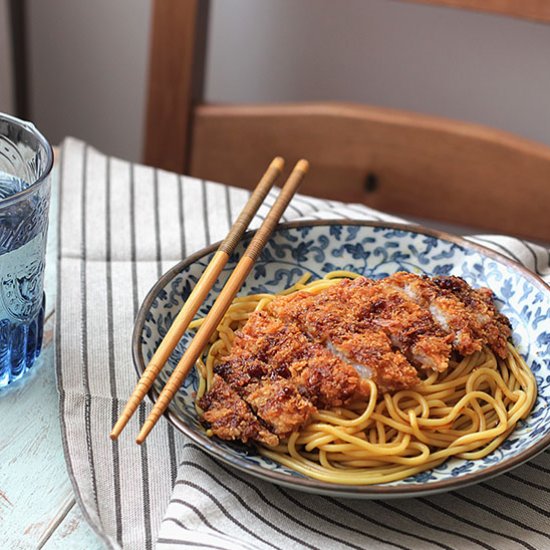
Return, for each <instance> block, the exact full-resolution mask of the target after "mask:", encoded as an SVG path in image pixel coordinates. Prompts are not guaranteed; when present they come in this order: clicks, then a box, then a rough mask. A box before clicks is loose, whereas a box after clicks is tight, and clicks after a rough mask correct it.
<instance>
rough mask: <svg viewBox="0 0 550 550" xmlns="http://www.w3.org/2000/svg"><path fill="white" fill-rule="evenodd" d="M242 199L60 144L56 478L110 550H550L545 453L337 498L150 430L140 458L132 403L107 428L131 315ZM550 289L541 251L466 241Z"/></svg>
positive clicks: (130, 379) (218, 231)
mask: <svg viewBox="0 0 550 550" xmlns="http://www.w3.org/2000/svg"><path fill="white" fill-rule="evenodd" d="M247 197H248V192H247V191H243V190H240V189H234V188H230V187H227V186H223V185H219V184H215V183H210V182H207V183H206V182H204V181H199V180H194V179H192V178H187V177H181V176H177V175H175V174H171V173H167V172H163V171H157V170H153V169H151V168H147V167H144V166H139V165H133V164H130V163H127V162H124V161H121V160H117V159H114V158H109V157H107V156H104V155H102V154H100V153H99V152H97V151H96V150H94V149H92V148H91V147H88V146H87V145H86V144H84V143H82V142H80V141H77V140H75V139H67V140H66V141H65V143H64V145H63V147H62V155H61V160H60V172H59V185H58V198H59V232H58V236H57V237H58V242H59V266H58V267H59V269H58V296H57V307H56V315H57V336H56V339H57V340H56V342H57V375H58V386H59V392H60V417H61V422H62V431H63V440H64V448H65V455H66V459H67V465H68V469H69V472H70V475H71V478H72V481H73V484H74V489H75V493H76V496H77V499H78V502H79V504H80V506H81V507H82V510H83V513H84V514H85V516H86V518H87V520H88V521H89V522H90V524H91V525H92V527H93V528H94V529H95V531H97V533H98V534H99V535H100V536H101V537H102V539H103V540H104V541H105V542H106V543H107V545H108V546H109V547H112V548H129V549H141V548H144V549H150V548H153V547H156V548H161V549H166V548H180V547H181V548H184V547H185V548H196V549H204V548H226V549H241V548H244V549H253V548H254V549H257V548H259V549H280V550H283V549H284V550H286V549H289V548H311V549H314V548H315V549H316V548H355V549H361V548H401V549H417V548H426V549H431V548H434V549H435V548H444V549H454V548H472V549H474V548H476V549H477V548H485V549H487V550H497V549H498V550H501V549H508V548H510V549H512V548H528V549H530V550H534V549H544V548H550V523H549V516H550V494H549V491H548V488H549V486H550V454H549V453H548V452H545V453H542V454H541V455H540V456H538V457H537V458H535V459H534V460H532V461H531V462H530V463H528V464H526V465H524V466H521V467H520V468H518V469H516V470H515V471H513V472H511V473H509V474H505V475H503V476H500V477H499V478H497V479H495V480H491V481H488V482H485V483H481V484H479V485H477V486H475V487H471V488H467V489H464V490H461V491H457V492H453V493H447V494H443V495H439V496H434V497H430V498H418V499H408V500H393V501H385V502H382V501H353V500H337V499H334V498H328V497H320V496H313V495H307V494H303V493H298V492H294V491H291V490H287V489H282V488H280V487H276V486H273V485H270V484H268V483H264V482H260V481H257V480H255V479H253V478H250V477H247V476H245V475H243V474H242V473H240V472H237V471H235V470H232V469H230V468H228V467H227V466H225V465H223V464H220V463H219V462H217V461H216V460H214V459H212V458H210V457H209V456H208V455H206V454H205V453H204V452H203V451H202V450H201V449H199V448H198V447H197V446H195V445H194V444H193V443H191V442H190V441H188V440H187V439H186V438H185V437H184V436H182V435H181V434H180V433H178V432H175V431H174V430H173V429H172V427H171V426H170V425H169V424H168V423H167V422H166V421H165V420H164V419H163V420H161V421H160V422H159V425H158V426H157V428H156V429H155V430H153V432H152V433H151V435H150V437H149V438H148V440H147V442H146V444H144V445H143V446H141V447H139V446H137V445H136V444H135V443H134V437H135V435H136V434H137V432H138V427H139V425H140V424H142V423H143V421H144V420H145V417H146V415H147V414H148V412H149V411H150V408H151V407H150V403H148V402H147V403H145V404H142V406H141V407H140V409H139V411H138V412H137V413H136V415H135V416H134V418H133V419H132V421H131V422H130V424H129V425H128V427H127V429H126V430H125V432H124V433H123V435H122V436H121V437H120V439H119V440H118V441H116V442H112V441H111V440H110V439H109V435H108V434H109V431H110V429H111V427H112V425H113V424H114V422H115V420H116V418H117V417H118V415H119V413H120V412H121V410H122V407H123V405H124V403H125V402H126V399H127V398H128V396H129V395H130V393H131V391H132V389H133V387H134V384H135V382H136V376H135V373H134V368H133V366H132V360H131V354H130V338H131V332H132V327H133V322H134V318H135V316H136V313H137V310H138V307H139V304H140V303H141V300H142V299H143V297H144V296H145V294H146V292H147V291H148V290H149V288H150V287H151V286H152V285H153V284H154V283H155V281H156V280H157V279H158V277H159V276H160V275H161V274H162V273H163V272H164V271H166V270H167V269H168V268H169V267H171V266H172V265H173V264H174V263H176V262H178V261H179V260H180V259H182V258H184V257H185V256H187V255H189V254H191V253H192V252H194V251H196V250H197V249H199V248H201V247H203V246H205V245H207V244H208V243H210V242H214V241H217V240H219V239H221V238H222V237H224V236H225V234H226V233H227V231H228V229H229V226H230V223H231V220H232V219H234V218H235V216H236V215H237V213H238V212H239V210H240V208H241V207H242V205H243V204H244V202H245V201H246V199H247ZM274 197H275V192H273V193H271V194H270V196H269V198H268V200H267V201H266V205H265V206H263V208H262V209H261V210H260V212H259V214H258V216H257V217H256V219H255V220H254V222H253V226H258V224H259V222H260V220H261V218H262V216H265V213H266V211H267V209H268V207H269V205H270V204H271V203H272V202H273V200H274ZM285 216H286V219H287V220H289V219H297V218H338V217H349V218H362V219H376V220H391V221H395V220H396V218H393V217H391V216H387V215H385V214H381V213H380V212H376V211H373V210H371V209H369V208H366V207H364V206H360V205H345V204H342V203H338V202H332V201H324V200H319V199H312V198H308V197H302V196H298V197H296V198H295V199H294V200H293V201H292V204H291V205H290V207H289V208H288V209H287V211H286V213H285ZM476 240H477V241H478V242H480V243H481V244H484V245H486V246H490V247H492V248H495V249H496V250H498V251H499V252H503V253H505V254H508V255H509V256H512V257H513V258H514V259H516V260H518V261H520V262H521V263H523V264H525V265H526V266H528V267H529V268H531V269H533V270H535V271H537V272H538V273H539V274H540V275H541V276H543V277H545V278H546V280H547V281H550V267H549V260H550V259H549V253H548V251H547V250H545V249H543V248H540V247H537V246H534V245H531V244H528V243H525V242H523V241H520V240H517V239H512V238H506V237H494V236H485V237H478V238H477V239H476Z"/></svg>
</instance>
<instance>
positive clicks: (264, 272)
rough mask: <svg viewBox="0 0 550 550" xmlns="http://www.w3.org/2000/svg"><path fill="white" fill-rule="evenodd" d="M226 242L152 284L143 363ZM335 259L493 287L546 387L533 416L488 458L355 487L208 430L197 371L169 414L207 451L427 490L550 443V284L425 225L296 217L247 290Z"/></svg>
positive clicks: (276, 285)
mask: <svg viewBox="0 0 550 550" xmlns="http://www.w3.org/2000/svg"><path fill="white" fill-rule="evenodd" d="M245 237H246V238H245V239H244V240H243V242H241V243H240V245H239V246H238V247H237V250H236V252H235V254H234V255H233V257H232V258H231V260H230V261H229V263H228V264H227V266H226V268H225V270H224V272H223V274H222V276H221V278H220V281H219V282H218V283H217V285H216V287H215V288H214V289H213V291H212V292H211V293H210V295H209V296H208V299H207V301H206V302H205V305H204V307H203V308H202V309H201V313H202V314H204V313H206V312H207V311H208V308H209V307H210V306H211V305H212V302H213V300H214V298H215V296H216V295H217V294H218V292H219V290H220V289H221V287H222V284H223V283H224V282H225V280H226V279H227V277H228V276H229V274H230V272H231V271H232V270H233V268H234V267H235V265H236V263H237V261H238V260H239V258H240V256H241V254H242V253H243V251H244V249H245V247H246V245H247V244H248V241H249V239H250V234H248V235H247V236H245ZM216 248H217V247H216V245H213V246H211V247H209V248H206V249H204V250H202V251H200V252H197V253H196V254H194V255H193V256H191V257H189V258H187V259H186V260H184V261H183V262H181V263H179V264H178V265H177V266H175V267H174V268H173V269H171V270H170V271H169V272H167V273H166V274H165V275H164V276H163V277H162V278H161V279H160V280H159V281H158V282H157V284H156V285H155V286H154V287H153V288H152V290H151V291H150V292H149V294H148V296H147V298H146V299H145V301H144V303H143V305H142V306H141V309H140V312H139V315H138V318H137V321H136V325H135V329H134V337H133V357H134V363H135V366H136V370H137V371H138V374H141V373H142V372H143V370H144V366H145V363H146V361H148V360H149V359H150V358H151V356H152V354H153V352H154V350H155V349H156V348H157V346H158V345H159V343H160V341H161V339H162V338H163V336H164V335H165V334H166V331H167V329H168V328H169V326H170V324H171V322H172V320H173V319H174V317H175V316H176V314H177V313H178V311H179V310H180V308H181V306H182V304H183V302H184V300H185V299H186V298H187V296H188V295H189V292H190V290H191V288H192V286H193V285H194V284H195V283H196V281H197V280H198V278H199V277H200V275H201V273H202V272H203V271H204V269H205V267H206V266H207V264H208V262H209V261H210V259H211V258H212V256H213V254H214V251H215V250H216ZM335 269H347V270H350V271H355V272H357V273H361V274H363V275H365V276H367V277H372V278H380V277H385V276H387V275H390V274H391V273H394V272H396V271H401V270H404V271H410V272H414V273H425V274H427V275H458V276H460V277H463V278H464V279H465V280H466V281H468V282H469V283H470V284H472V285H474V286H476V287H478V286H487V287H489V288H490V289H491V290H493V291H494V292H495V294H496V297H497V301H498V305H499V307H500V309H501V310H502V312H503V313H504V314H506V315H507V316H508V317H509V319H510V320H511V322H512V325H513V329H514V333H513V339H514V342H515V344H516V345H517V347H518V348H519V350H520V352H521V354H522V355H523V356H524V358H525V359H526V361H527V363H528V364H529V365H530V366H531V369H532V370H533V372H534V373H535V376H536V378H537V383H538V392H539V396H538V398H537V401H536V404H535V407H534V409H533V411H532V413H531V415H530V416H529V418H527V420H526V421H524V422H521V423H520V424H519V425H518V427H517V429H516V430H515V431H514V432H513V433H512V434H511V435H510V437H509V438H508V439H507V440H506V441H505V442H504V443H503V444H502V445H501V446H500V447H499V448H498V449H497V450H496V451H494V452H493V453H492V454H490V455H489V456H487V457H486V458H484V459H482V460H477V461H468V460H461V459H451V460H448V461H447V462H445V463H444V464H442V465H440V466H438V467H437V468H435V469H433V470H430V471H427V472H423V473H420V474H418V475H415V476H413V477H410V478H407V479H405V480H403V481H396V482H393V483H388V484H383V485H370V486H352V487H350V486H347V485H334V484H330V483H325V482H321V481H317V480H314V479H309V478H306V477H304V476H303V475H301V474H299V473H297V472H294V471H292V470H289V469H288V468H286V467H284V466H281V465H279V464H277V463H275V462H272V461H271V460H269V459H266V458H264V457H262V456H260V455H259V454H257V453H256V452H255V451H254V450H253V449H248V448H247V447H245V446H244V445H235V444H228V443H227V442H224V441H221V440H219V439H217V438H209V437H207V436H206V434H205V429H204V427H203V426H202V425H201V423H200V422H199V419H198V418H197V415H196V412H195V408H194V405H193V392H194V391H195V390H196V387H197V377H196V375H195V373H192V374H191V375H189V377H188V378H187V380H186V381H185V383H184V386H183V387H182V388H181V390H180V392H179V394H178V395H177V397H176V398H175V399H174V400H173V402H172V404H171V406H170V407H169V410H168V412H167V416H168V419H169V421H170V422H172V424H173V425H174V426H175V427H176V428H177V429H179V430H181V431H182V432H183V433H184V434H186V435H187V436H188V437H190V438H191V439H192V440H194V441H195V442H196V443H197V444H198V445H200V446H201V447H202V448H203V449H204V450H205V451H206V452H208V453H210V454H211V455H213V456H214V457H216V458H217V459H219V460H221V461H223V462H225V463H227V464H229V465H231V466H233V467H235V468H238V469H240V470H242V471H244V472H247V473H248V474H250V475H253V476H256V477H259V478H261V479H264V480H267V481H271V482H273V483H278V484H281V485H286V486H288V487H291V488H294V489H301V490H304V491H309V492H312V493H322V494H329V495H336V496H348V497H355V498H392V497H404V496H420V495H426V494H430V493H435V492H441V491H447V490H451V489H457V488H459V487H464V486H466V485H469V484H472V483H477V482H479V481H481V480H484V479H487V478H489V477H492V476H495V475H497V474H501V473H503V472H505V471H507V470H510V469H511V468H514V467H515V466H518V465H519V464H521V463H523V462H525V461H526V460H528V459H530V458H532V457H533V456H535V455H536V454H538V453H540V452H541V451H542V450H543V449H545V448H546V447H547V446H548V445H550V407H549V401H550V287H548V286H547V285H546V284H545V283H544V282H543V281H542V280H541V279H539V278H538V277H536V276H535V275H534V274H532V273H531V272H529V271H528V270H526V269H525V268H524V267H522V266H520V265H519V264H517V263H515V262H513V261H511V260H509V259H507V258H505V257H504V256H501V255H500V254H497V253H495V252H492V251H490V250H488V249H485V248H483V247H481V246H477V245H474V244H472V243H469V242H467V241H464V240H462V239H459V238H457V237H452V236H450V235H445V234H441V233H436V232H433V231H429V230H426V229H423V228H420V227H413V226H405V225H395V224H379V223H369V222H362V221H350V220H345V221H341V220H340V221H333V222H326V221H322V222H295V223H290V224H285V225H281V226H279V227H278V228H277V230H276V231H275V233H274V234H273V236H272V238H271V239H270V240H269V242H268V244H267V246H266V247H265V249H264V251H263V252H262V255H261V257H260V259H259V261H258V262H257V263H256V265H255V266H254V269H253V271H252V273H251V274H250V276H249V277H248V279H247V281H246V284H245V285H244V287H243V288H242V290H241V292H240V294H241V295H243V294H251V293H256V292H277V291H280V290H282V289H284V288H286V287H289V286H290V285H292V284H293V283H294V282H295V281H296V280H297V279H298V278H299V277H300V276H301V275H303V274H304V273H306V272H307V273H311V274H312V275H313V277H322V276H323V274H324V273H327V272H329V271H333V270H335ZM188 342H189V336H188V335H187V334H186V335H185V336H184V338H183V339H182V341H181V342H180V344H179V346H178V347H177V349H176V351H175V352H174V353H173V354H172V357H171V360H170V363H169V365H168V366H167V367H166V368H165V369H164V372H163V374H162V375H161V377H160V378H159V380H157V385H155V387H154V389H152V390H151V392H150V394H149V395H150V397H151V399H153V401H154V400H156V399H157V397H158V390H159V388H160V387H161V386H160V385H159V384H162V385H164V382H165V381H166V379H167V377H168V376H169V375H170V373H171V371H172V369H173V367H174V365H175V364H176V363H177V361H178V359H179V358H180V357H181V355H182V352H183V351H184V349H185V347H186V345H187V344H188Z"/></svg>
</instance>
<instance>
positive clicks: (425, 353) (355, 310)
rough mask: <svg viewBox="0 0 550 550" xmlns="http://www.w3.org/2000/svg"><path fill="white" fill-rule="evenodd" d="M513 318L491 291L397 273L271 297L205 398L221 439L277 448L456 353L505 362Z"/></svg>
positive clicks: (441, 366) (408, 384) (403, 385)
mask: <svg viewBox="0 0 550 550" xmlns="http://www.w3.org/2000/svg"><path fill="white" fill-rule="evenodd" d="M510 336H511V329H510V324H509V321H508V319H507V318H506V317H505V316H504V315H502V314H500V313H499V312H498V311H497V309H496V308H495V306H494V304H493V294H492V292H491V291H490V290H489V289H487V288H481V289H473V288H471V287H470V286H469V285H468V284H467V283H466V282H465V281H464V280H462V279H460V278H459V277H446V276H445V277H443V276H442V277H434V278H428V277H422V276H419V275H414V274H411V273H404V272H399V273H396V274H394V275H392V276H390V277H387V278H385V279H381V280H371V279H367V278H365V277H358V278H357V279H354V280H349V279H345V280H342V281H340V282H338V283H335V284H334V285H332V286H330V287H328V288H326V289H324V290H322V291H320V292H318V293H316V294H312V293H309V292H306V291H303V292H295V293H293V294H290V295H288V296H281V297H277V298H275V299H274V300H273V301H272V302H270V303H269V304H268V305H267V306H266V307H265V309H263V310H262V311H258V312H255V313H252V314H251V315H250V317H249V319H248V321H247V322H246V324H245V325H244V326H243V327H242V329H241V330H240V331H239V332H237V333H236V336H235V340H234V342H233V345H232V348H231V351H230V353H229V355H227V356H225V357H224V358H223V360H222V361H221V362H220V363H219V364H218V365H217V366H216V367H215V368H214V373H215V374H214V379H213V385H212V388H211V389H210V391H208V392H207V393H206V395H204V396H203V398H202V399H201V400H200V401H199V405H200V407H201V408H202V409H203V411H204V420H205V421H206V422H208V423H209V424H210V427H211V429H212V431H213V433H214V434H216V435H218V436H219V437H221V438H222V439H229V440H241V441H243V442H245V443H246V442H248V441H259V442H263V443H266V444H268V445H276V444H277V443H278V442H279V439H280V438H285V437H287V436H288V435H290V434H291V433H292V432H293V431H295V430H297V429H298V428H300V427H301V426H303V425H304V424H306V423H307V421H308V419H309V418H310V417H311V415H312V414H313V413H314V412H315V411H316V410H318V409H327V408H331V407H338V406H345V405H347V404H349V403H350V402H352V401H353V400H355V399H357V398H361V397H367V396H368V393H369V385H368V383H366V379H371V380H373V381H374V382H375V383H376V385H377V386H378V389H379V391H380V393H384V392H394V391H398V390H403V389H409V388H413V387H414V386H416V385H417V384H418V383H419V382H420V380H421V378H422V376H423V375H424V376H425V374H426V373H427V372H430V371H436V372H443V371H445V370H446V369H447V368H448V366H449V360H450V358H451V355H452V354H453V353H455V354H457V355H460V356H465V355H470V354H472V353H474V352H476V351H479V350H481V348H482V347H483V346H484V345H487V346H489V347H490V348H491V349H492V350H493V351H494V352H495V353H496V354H497V355H498V356H499V357H502V358H504V357H506V355H507V347H506V342H507V340H508V339H509V338H510Z"/></svg>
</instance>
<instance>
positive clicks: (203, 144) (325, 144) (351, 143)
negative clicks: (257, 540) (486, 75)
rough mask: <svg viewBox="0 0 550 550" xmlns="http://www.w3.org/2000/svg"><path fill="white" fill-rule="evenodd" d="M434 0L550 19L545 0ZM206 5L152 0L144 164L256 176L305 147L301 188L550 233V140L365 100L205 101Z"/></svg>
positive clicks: (483, 225) (218, 175) (238, 180)
mask: <svg viewBox="0 0 550 550" xmlns="http://www.w3.org/2000/svg"><path fill="white" fill-rule="evenodd" d="M420 1H422V0H420ZM430 3H441V4H451V5H458V4H463V5H465V6H466V7H472V6H473V5H474V4H476V5H477V4H481V5H483V7H484V8H485V9H490V10H492V11H500V12H502V13H509V14H512V15H520V16H525V17H531V18H537V19H539V20H547V21H550V6H549V5H548V2H545V1H537V0H493V1H483V2H481V0H439V1H438V2H436V0H433V1H431V2H430ZM522 6H523V8H522ZM537 6H538V8H537ZM206 10H207V3H206V2H204V1H200V0H155V2H154V9H153V27H152V39H151V53H150V73H149V90H148V105H147V121H146V140H145V151H144V161H145V162H146V163H147V164H150V165H153V166H158V167H160V168H164V169H168V170H174V171H178V172H182V173H187V174H190V175H193V176H197V177H200V178H206V179H211V180H214V181H223V182H225V183H230V184H233V185H238V186H242V187H250V186H252V185H253V184H254V183H255V181H256V178H257V175H258V174H260V173H262V171H263V169H264V168H265V166H266V165H267V164H268V162H269V160H270V159H271V158H272V157H273V156H275V155H276V154H277V155H282V156H284V157H285V158H286V159H287V161H288V163H289V166H291V165H292V163H293V162H294V161H296V160H297V159H298V158H299V157H305V158H307V159H308V160H309V161H310V162H311V166H312V169H311V173H310V175H309V176H308V178H307V180H306V182H305V184H304V186H303V188H302V192H304V193H308V194H311V195H315V196H321V197H325V198H330V199H338V200H342V201H348V202H362V203H365V204H368V205H369V206H372V207H374V208H378V209H381V210H384V211H387V212H393V213H397V214H403V215H405V216H407V215H408V216H415V217H421V218H426V219H433V220H440V221H443V222H447V223H454V224H460V225H465V226H471V227H478V228H480V229H486V230H490V231H498V232H503V233H508V234H514V235H518V236H523V237H528V238H534V239H540V240H543V241H546V242H550V216H549V215H548V206H549V205H550V147H547V146H544V145H541V144H537V143H533V142H530V141H527V140H525V139H521V138H519V137H516V136H513V135H511V134H507V133H505V132H501V131H497V130H492V129H489V128H485V127H482V126H479V125H475V124H467V123H462V122H456V121H451V120H445V119H441V118H435V117H428V116H423V115H418V114H413V113H407V112H400V111H393V110H388V109H381V108H377V107H370V106H363V105H349V104H341V103H308V104H281V105H243V106H235V105H208V104H203V103H201V99H202V98H201V95H202V90H201V87H202V82H203V70H204V46H205V41H206V21H207V14H206ZM518 10H519V12H520V13H518ZM537 10H538V11H537Z"/></svg>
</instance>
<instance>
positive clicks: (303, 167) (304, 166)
mask: <svg viewBox="0 0 550 550" xmlns="http://www.w3.org/2000/svg"><path fill="white" fill-rule="evenodd" d="M294 170H299V171H300V172H303V173H304V174H307V172H308V170H309V162H308V161H307V160H306V159H300V160H299V161H298V162H297V163H296V167H295V168H294Z"/></svg>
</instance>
